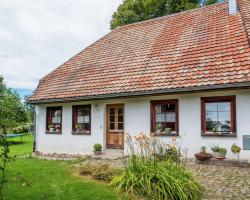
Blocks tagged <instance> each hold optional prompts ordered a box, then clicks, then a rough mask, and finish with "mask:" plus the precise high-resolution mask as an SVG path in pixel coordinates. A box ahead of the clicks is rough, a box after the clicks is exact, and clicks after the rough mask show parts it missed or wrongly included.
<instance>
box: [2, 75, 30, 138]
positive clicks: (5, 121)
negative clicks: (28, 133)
mask: <svg viewBox="0 0 250 200" xmlns="http://www.w3.org/2000/svg"><path fill="white" fill-rule="evenodd" d="M0 116H1V117H0V133H4V134H6V133H7V130H9V129H10V128H13V127H15V126H17V125H18V124H20V123H24V122H27V114H26V110H25V107H24V105H23V103H22V102H21V99H20V97H19V95H18V94H17V93H16V92H14V91H12V90H11V89H9V88H7V87H6V85H5V84H4V79H3V77H1V76H0Z"/></svg>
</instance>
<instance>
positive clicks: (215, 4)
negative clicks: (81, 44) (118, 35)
mask: <svg viewBox="0 0 250 200" xmlns="http://www.w3.org/2000/svg"><path fill="white" fill-rule="evenodd" d="M227 3H228V2H227V1H225V2H218V3H214V4H211V5H207V6H202V7H198V8H193V9H190V10H185V11H181V12H177V13H172V14H169V15H164V16H161V17H156V18H152V19H147V20H143V21H140V22H134V23H131V24H125V25H122V26H118V27H116V28H115V29H117V28H119V29H120V28H124V27H128V26H135V25H138V24H143V23H147V22H151V21H157V20H162V19H165V18H169V17H175V16H178V15H183V14H186V13H189V12H196V11H199V10H203V9H208V8H210V7H215V6H217V5H218V4H227ZM115 29H113V30H115Z"/></svg>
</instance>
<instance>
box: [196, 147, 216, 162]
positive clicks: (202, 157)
mask: <svg viewBox="0 0 250 200" xmlns="http://www.w3.org/2000/svg"><path fill="white" fill-rule="evenodd" d="M206 150H207V147H205V146H201V148H200V152H199V153H196V154H195V155H194V156H195V157H196V159H197V160H199V161H205V160H208V159H210V158H212V157H213V155H212V154H211V153H207V152H206Z"/></svg>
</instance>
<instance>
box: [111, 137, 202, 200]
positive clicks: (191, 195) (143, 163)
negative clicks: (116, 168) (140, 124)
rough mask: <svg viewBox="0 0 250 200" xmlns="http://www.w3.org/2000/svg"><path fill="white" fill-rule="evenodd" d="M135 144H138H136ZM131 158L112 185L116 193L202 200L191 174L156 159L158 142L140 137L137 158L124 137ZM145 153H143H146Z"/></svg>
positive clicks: (129, 140)
mask: <svg viewBox="0 0 250 200" xmlns="http://www.w3.org/2000/svg"><path fill="white" fill-rule="evenodd" d="M137 141H138V140H137ZM126 142H127V143H128V145H129V147H130V152H131V156H130V157H128V158H127V159H126V160H125V161H124V168H125V170H124V171H123V172H122V174H121V175H119V176H116V177H115V178H114V179H113V180H112V182H111V185H112V186H115V187H116V191H117V192H121V191H125V192H126V193H127V194H132V195H136V196H139V197H142V198H144V199H150V200H161V199H171V200H196V199H200V198H201V187H200V185H199V184H198V183H197V182H196V181H195V180H194V178H193V176H192V174H191V173H190V172H188V171H186V169H185V168H184V167H183V166H182V165H181V164H180V163H179V162H175V161H174V160H173V159H168V160H165V161H159V160H157V159H156V158H155V156H154V155H155V153H156V152H157V148H156V147H157V146H158V145H157V144H158V143H157V140H156V139H155V138H149V137H147V136H145V135H144V136H142V137H141V139H140V140H139V143H140V144H139V152H141V153H140V154H139V155H138V154H135V149H136V148H135V147H134V145H133V143H132V138H131V137H130V136H128V137H127V140H126ZM145 152H146V153H145Z"/></svg>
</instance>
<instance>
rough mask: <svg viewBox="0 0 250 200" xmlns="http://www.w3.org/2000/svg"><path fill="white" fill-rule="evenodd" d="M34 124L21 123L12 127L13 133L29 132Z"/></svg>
mask: <svg viewBox="0 0 250 200" xmlns="http://www.w3.org/2000/svg"><path fill="white" fill-rule="evenodd" d="M32 125H33V124H30V125H29V124H20V125H18V126H17V127H14V128H12V129H11V131H12V132H13V133H27V132H29V131H30V130H31V128H32Z"/></svg>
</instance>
